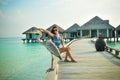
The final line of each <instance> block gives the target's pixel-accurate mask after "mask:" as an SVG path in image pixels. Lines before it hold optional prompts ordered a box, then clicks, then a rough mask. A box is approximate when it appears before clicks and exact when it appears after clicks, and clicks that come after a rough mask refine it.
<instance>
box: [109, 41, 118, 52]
mask: <svg viewBox="0 0 120 80" xmlns="http://www.w3.org/2000/svg"><path fill="white" fill-rule="evenodd" d="M107 45H108V46H111V47H113V48H115V49H119V50H120V42H108V43H107Z"/></svg>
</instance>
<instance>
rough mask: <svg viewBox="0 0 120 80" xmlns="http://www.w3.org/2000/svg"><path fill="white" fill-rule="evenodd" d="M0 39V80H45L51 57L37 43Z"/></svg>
mask: <svg viewBox="0 0 120 80" xmlns="http://www.w3.org/2000/svg"><path fill="white" fill-rule="evenodd" d="M21 39H22V38H0V80H46V75H47V73H46V70H47V69H48V68H49V67H50V62H51V55H50V53H49V51H48V50H47V49H46V48H45V47H44V46H41V45H40V44H39V43H23V41H22V40H21Z"/></svg>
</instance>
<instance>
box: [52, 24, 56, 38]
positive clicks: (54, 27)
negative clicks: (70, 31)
mask: <svg viewBox="0 0 120 80" xmlns="http://www.w3.org/2000/svg"><path fill="white" fill-rule="evenodd" d="M55 28H57V27H56V26H54V27H53V28H52V30H51V33H53V34H55V33H54V29H55ZM51 39H52V40H53V37H51Z"/></svg>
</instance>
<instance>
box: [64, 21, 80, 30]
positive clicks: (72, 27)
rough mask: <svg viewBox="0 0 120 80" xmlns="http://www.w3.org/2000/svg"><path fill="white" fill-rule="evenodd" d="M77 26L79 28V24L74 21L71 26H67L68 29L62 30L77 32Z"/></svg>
mask: <svg viewBox="0 0 120 80" xmlns="http://www.w3.org/2000/svg"><path fill="white" fill-rule="evenodd" d="M79 28H80V26H79V25H78V24H77V23H75V24H73V25H72V26H71V27H69V28H68V29H66V30H65V31H64V32H77V30H78V29H79Z"/></svg>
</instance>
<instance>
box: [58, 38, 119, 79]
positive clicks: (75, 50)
mask: <svg viewBox="0 0 120 80" xmlns="http://www.w3.org/2000/svg"><path fill="white" fill-rule="evenodd" d="M70 47H71V49H72V55H73V56H74V58H75V59H76V60H77V61H78V62H77V63H72V62H63V61H60V62H59V72H58V80H119V79H120V59H117V58H115V57H113V56H112V55H110V54H109V53H107V52H96V50H95V48H94V45H93V44H92V43H91V42H90V39H82V40H79V41H76V42H74V43H73V44H72V45H71V46H70Z"/></svg>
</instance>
